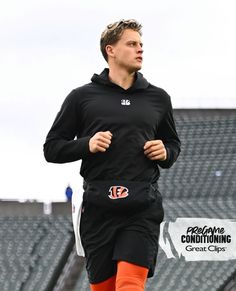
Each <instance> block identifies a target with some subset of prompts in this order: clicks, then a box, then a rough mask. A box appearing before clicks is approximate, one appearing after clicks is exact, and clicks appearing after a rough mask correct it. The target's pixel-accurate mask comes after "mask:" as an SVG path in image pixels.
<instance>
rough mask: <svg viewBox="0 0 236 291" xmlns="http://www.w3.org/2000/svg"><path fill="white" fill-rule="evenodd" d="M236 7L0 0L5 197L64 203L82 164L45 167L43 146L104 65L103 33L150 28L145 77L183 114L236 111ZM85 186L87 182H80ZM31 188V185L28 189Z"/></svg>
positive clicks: (215, 1)
mask: <svg viewBox="0 0 236 291" xmlns="http://www.w3.org/2000/svg"><path fill="white" fill-rule="evenodd" d="M235 8H236V2H235V1H234V0H224V1H223V0H221V1H219V0H178V1H176V0H166V1H160V0H150V1H145V2H143V1H133V0H131V1H124V0H121V1H107V0H100V1H89V0H83V1H73V0H67V1H65V0H64V1H62V0H57V1H55V0H50V1H46V0H41V1H32V0H31V1H29V0H22V1H17V0H9V1H3V0H2V1H0V39H1V47H0V50H1V54H0V63H1V66H0V78H1V87H0V88H1V89H0V130H1V144H0V155H1V172H2V175H1V176H3V179H2V178H1V180H2V182H1V189H2V191H1V194H0V198H4V197H5V198H6V197H8V198H17V197H21V198H26V197H29V198H38V199H41V200H50V199H53V200H55V199H59V200H62V199H63V198H64V193H63V191H64V188H65V186H66V185H67V183H69V182H70V183H71V184H73V185H74V188H75V189H77V188H78V187H80V182H81V178H79V176H78V172H79V163H72V164H68V165H59V166H58V165H50V164H46V162H45V161H44V160H43V156H42V144H43V142H44V139H45V136H46V133H47V131H48V130H49V127H50V126H51V123H52V121H53V119H54V117H55V115H56V113H57V111H58V110H59V108H60V105H61V103H62V101H63V100H64V98H65V97H66V95H67V94H68V93H69V92H70V91H71V90H72V89H73V88H75V87H78V86H80V85H82V84H84V83H88V82H89V81H90V78H91V75H92V74H93V73H94V72H96V73H99V72H100V71H102V69H103V67H104V66H106V63H105V61H104V60H103V59H102V56H101V54H100V51H99V38H100V34H101V32H102V30H103V29H104V28H105V26H106V25H107V24H109V23H110V22H113V21H116V20H119V19H121V18H135V19H137V20H138V21H140V22H141V23H142V24H143V42H144V64H143V70H142V73H143V74H144V76H145V77H146V78H147V79H148V80H149V81H150V82H152V83H153V84H155V85H157V86H159V87H162V88H164V89H165V90H166V91H167V92H168V93H169V94H170V95H171V97H172V103H173V106H174V107H176V108H184V107H185V108H236V87H235V83H236V82H235V81H236V80H235V79H236V75H235V67H236V57H235V52H236V40H235V28H236V18H235V11H236V9H235ZM78 181H79V182H78ZM27 185H28V186H27Z"/></svg>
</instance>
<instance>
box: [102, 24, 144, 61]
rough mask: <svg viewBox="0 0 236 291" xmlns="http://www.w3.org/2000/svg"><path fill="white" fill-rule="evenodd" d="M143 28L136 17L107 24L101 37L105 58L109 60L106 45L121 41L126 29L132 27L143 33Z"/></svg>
mask: <svg viewBox="0 0 236 291" xmlns="http://www.w3.org/2000/svg"><path fill="white" fill-rule="evenodd" d="M141 28H142V25H141V24H140V23H138V22H137V21H136V20H134V19H127V20H124V19H122V20H120V21H116V22H114V23H111V24H109V25H107V27H106V29H105V30H104V31H103V33H102V35H101V39H100V49H101V52H102V55H103V57H104V59H105V60H106V61H107V60H108V56H107V52H106V46H107V45H109V44H115V43H116V42H117V41H119V40H120V38H121V36H122V34H123V32H124V30H125V29H132V30H134V31H137V32H138V33H139V34H140V35H142V31H141Z"/></svg>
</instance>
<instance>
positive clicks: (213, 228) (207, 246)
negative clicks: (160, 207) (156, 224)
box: [159, 218, 236, 261]
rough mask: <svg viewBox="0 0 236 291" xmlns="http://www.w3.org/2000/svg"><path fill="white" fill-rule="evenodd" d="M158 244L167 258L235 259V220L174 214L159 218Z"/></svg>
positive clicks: (197, 259)
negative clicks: (169, 218) (170, 219)
mask: <svg viewBox="0 0 236 291" xmlns="http://www.w3.org/2000/svg"><path fill="white" fill-rule="evenodd" d="M159 244H160V246H161V248H162V249H163V250H164V252H165V253H166V255H167V257H168V258H180V257H181V256H183V257H185V259H186V261H200V260H206V261H210V260H213V261H214V260H217V261H220V260H222V261H223V260H233V259H236V221H235V220H233V219H208V218H178V219H176V221H175V222H163V223H162V224H161V230H160V240H159Z"/></svg>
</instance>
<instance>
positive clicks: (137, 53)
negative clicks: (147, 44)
mask: <svg viewBox="0 0 236 291" xmlns="http://www.w3.org/2000/svg"><path fill="white" fill-rule="evenodd" d="M142 45H143V44H142V41H141V36H140V34H139V33H138V32H137V31H134V30H132V29H126V30H124V32H123V34H122V36H121V38H120V40H119V41H118V42H117V43H116V44H114V45H112V52H113V55H112V57H113V59H114V63H115V64H116V65H117V66H118V67H121V68H125V69H126V70H127V71H128V72H129V73H132V72H136V71H138V70H140V69H141V68H142V60H143V58H142V54H143V49H142Z"/></svg>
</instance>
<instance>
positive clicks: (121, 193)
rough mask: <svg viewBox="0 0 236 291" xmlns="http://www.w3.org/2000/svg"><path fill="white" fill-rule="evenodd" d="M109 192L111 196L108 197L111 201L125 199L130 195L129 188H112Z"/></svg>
mask: <svg viewBox="0 0 236 291" xmlns="http://www.w3.org/2000/svg"><path fill="white" fill-rule="evenodd" d="M109 192H110V195H108V197H109V198H111V199H120V198H125V197H127V196H128V195H129V190H128V188H126V187H124V186H111V187H110V189H109Z"/></svg>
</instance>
